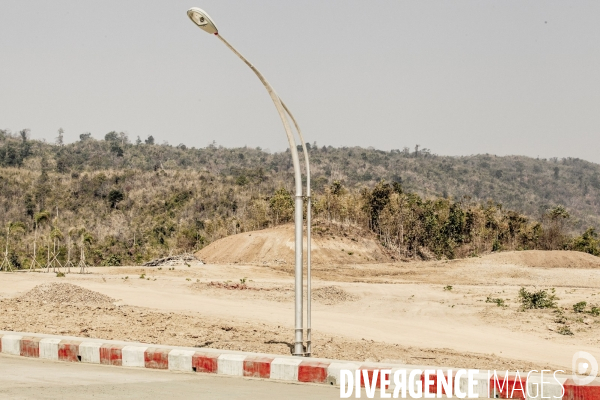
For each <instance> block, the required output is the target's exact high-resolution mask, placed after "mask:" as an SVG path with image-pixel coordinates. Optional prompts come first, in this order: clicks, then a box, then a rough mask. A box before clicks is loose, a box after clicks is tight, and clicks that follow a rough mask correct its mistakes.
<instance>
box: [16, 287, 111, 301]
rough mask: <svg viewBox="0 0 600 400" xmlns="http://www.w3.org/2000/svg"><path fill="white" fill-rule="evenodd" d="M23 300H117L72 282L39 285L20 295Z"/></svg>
mask: <svg viewBox="0 0 600 400" xmlns="http://www.w3.org/2000/svg"><path fill="white" fill-rule="evenodd" d="M19 300H21V301H28V302H39V303H86V304H90V303H92V304H98V303H113V302H115V301H116V300H115V299H113V298H111V297H108V296H105V295H103V294H102V293H98V292H94V291H92V290H88V289H85V288H82V287H81V286H77V285H71V284H70V283H46V284H43V285H37V286H36V287H34V288H33V289H31V290H30V291H29V292H27V293H25V294H24V295H22V296H21V297H19Z"/></svg>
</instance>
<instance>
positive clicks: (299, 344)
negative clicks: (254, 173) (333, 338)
mask: <svg viewBox="0 0 600 400" xmlns="http://www.w3.org/2000/svg"><path fill="white" fill-rule="evenodd" d="M187 15H188V17H189V18H190V19H191V20H192V22H193V23H194V24H196V25H197V26H198V27H199V28H200V29H202V30H203V31H205V32H207V33H210V34H213V35H215V36H217V37H218V38H219V39H221V41H222V42H223V43H224V44H225V45H226V46H227V47H228V48H229V49H230V50H231V51H233V52H234V53H235V54H236V55H237V56H238V57H239V58H240V59H241V60H242V61H243V62H244V63H245V64H246V65H247V66H248V67H250V69H251V70H252V71H253V72H254V73H255V74H256V76H257V77H258V79H260V81H261V82H262V84H263V85H264V86H265V88H266V89H267V92H268V93H269V96H271V100H273V104H275V108H276V109H277V112H278V113H279V117H280V118H281V122H282V123H283V128H284V129H285V133H286V135H287V139H288V142H289V145H290V153H291V154H292V163H293V165H294V177H295V186H296V195H295V202H294V223H295V231H294V236H295V249H294V251H295V268H294V271H295V335H294V339H295V343H294V352H293V355H295V356H304V355H309V356H310V354H311V352H312V343H311V321H310V319H311V318H310V317H311V316H310V311H311V304H310V297H311V296H310V289H311V285H310V279H311V276H310V261H311V260H310V241H311V237H310V234H311V232H310V231H311V229H310V224H311V200H310V167H309V163H308V152H307V149H306V145H305V142H304V138H303V137H302V133H301V131H300V127H299V126H298V123H297V122H296V120H295V118H294V116H293V115H292V113H291V112H290V111H289V109H288V108H287V107H286V105H285V104H284V103H283V101H281V99H280V98H279V96H278V95H277V93H275V90H274V89H273V87H272V86H271V85H270V84H269V82H267V80H266V79H265V77H264V76H263V75H262V74H261V73H260V72H259V71H258V69H256V67H254V65H252V64H251V63H250V62H249V61H248V60H247V59H246V58H245V57H244V56H242V55H241V54H240V52H239V51H237V50H236V49H235V48H234V47H233V46H232V45H231V44H229V42H227V41H226V40H225V39H224V38H223V37H222V36H221V35H219V31H218V29H217V26H216V25H215V23H214V22H213V20H212V19H211V18H210V17H209V16H208V14H207V13H206V12H205V11H203V10H201V9H199V8H197V7H192V8H190V9H189V10H188V12H187ZM286 113H287V115H289V117H290V118H291V120H292V121H293V123H294V126H295V127H296V131H297V132H298V136H299V137H300V142H301V143H302V149H303V150H304V161H305V164H306V196H307V199H308V209H307V242H308V245H307V279H308V283H307V348H306V353H305V351H304V338H303V336H304V333H303V328H302V325H303V310H302V306H303V301H302V294H303V293H302V287H303V285H302V283H303V282H302V248H303V243H302V202H303V201H302V175H301V172H300V161H299V158H298V149H297V147H296V141H295V140H294V135H293V133H292V130H291V127H290V124H289V121H288V119H287V117H286Z"/></svg>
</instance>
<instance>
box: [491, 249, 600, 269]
mask: <svg viewBox="0 0 600 400" xmlns="http://www.w3.org/2000/svg"><path fill="white" fill-rule="evenodd" d="M479 260H486V261H490V262H493V263H497V264H515V265H522V266H525V267H537V268H576V269H600V257H595V256H593V255H591V254H587V253H582V252H579V251H560V250H552V251H543V250H527V251H507V252H502V253H493V254H488V255H486V256H484V257H482V258H481V259H479Z"/></svg>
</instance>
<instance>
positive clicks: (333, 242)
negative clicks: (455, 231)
mask: <svg viewBox="0 0 600 400" xmlns="http://www.w3.org/2000/svg"><path fill="white" fill-rule="evenodd" d="M336 228H337V229H335V230H333V229H332V230H331V232H330V233H329V234H327V233H328V232H329V229H328V227H327V228H323V227H321V226H319V225H317V226H315V227H314V229H315V232H314V234H313V240H312V244H311V246H312V249H311V260H312V263H313V264H314V265H327V266H331V265H338V264H344V265H348V264H368V263H373V262H376V263H381V262H390V261H392V258H391V257H390V256H389V255H388V251H387V250H386V249H385V248H384V247H383V246H381V244H380V243H379V241H378V240H377V238H376V237H375V235H373V234H372V233H370V232H368V231H364V230H361V229H357V228H356V227H354V226H346V227H342V226H339V225H338V226H336ZM325 229H327V231H326V230H325ZM326 232H327V233H326ZM334 232H335V233H334ZM305 234H306V233H305ZM304 238H305V240H304V243H306V236H305V237H304ZM196 256H197V257H198V258H199V259H201V260H202V261H203V262H206V263H210V264H223V263H244V264H261V265H264V264H270V265H287V266H290V265H294V225H293V224H285V225H280V226H277V227H275V228H268V229H263V230H260V231H253V232H245V233H239V234H237V235H232V236H227V237H225V238H223V239H220V240H217V241H216V242H214V243H211V244H209V245H208V246H206V247H205V248H203V249H202V250H200V251H199V252H197V253H196ZM304 257H305V259H306V252H305V255H304Z"/></svg>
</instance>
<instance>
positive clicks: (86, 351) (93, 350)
mask: <svg viewBox="0 0 600 400" xmlns="http://www.w3.org/2000/svg"><path fill="white" fill-rule="evenodd" d="M100 347H102V343H99V342H82V343H81V344H80V345H79V356H80V357H81V362H84V363H91V364H100Z"/></svg>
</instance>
